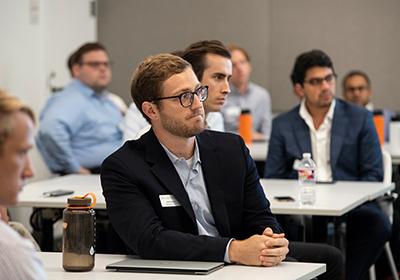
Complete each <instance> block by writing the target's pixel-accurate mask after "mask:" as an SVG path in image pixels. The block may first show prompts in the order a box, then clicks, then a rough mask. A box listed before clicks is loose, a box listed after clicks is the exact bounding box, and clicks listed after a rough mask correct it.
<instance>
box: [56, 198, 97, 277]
mask: <svg viewBox="0 0 400 280" xmlns="http://www.w3.org/2000/svg"><path fill="white" fill-rule="evenodd" d="M91 195H92V194H91ZM95 201H96V198H95V196H94V195H93V202H92V199H91V198H90V197H88V195H85V196H83V197H71V198H68V205H67V208H65V209H64V212H63V221H64V223H63V246H62V249H63V268H64V269H65V270H67V271H90V270H92V269H93V267H94V256H95V222H96V217H95V212H94V210H93V207H94V204H95V203H96V202H95Z"/></svg>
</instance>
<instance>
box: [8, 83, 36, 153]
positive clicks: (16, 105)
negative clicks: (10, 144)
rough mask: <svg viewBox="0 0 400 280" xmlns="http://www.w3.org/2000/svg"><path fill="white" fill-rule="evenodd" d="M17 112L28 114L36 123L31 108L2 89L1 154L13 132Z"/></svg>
mask: <svg viewBox="0 0 400 280" xmlns="http://www.w3.org/2000/svg"><path fill="white" fill-rule="evenodd" d="M17 112H23V113H25V114H27V115H28V116H29V117H30V119H31V120H32V121H33V122H35V115H34V113H33V111H32V109H31V108H29V107H28V106H26V105H24V104H23V103H22V102H21V100H19V99H18V98H17V97H14V96H11V95H8V94H7V93H6V92H5V91H2V90H1V89H0V153H2V151H3V146H4V143H5V142H6V140H7V138H8V137H9V136H10V134H11V131H12V130H13V122H12V115H13V114H15V113H17Z"/></svg>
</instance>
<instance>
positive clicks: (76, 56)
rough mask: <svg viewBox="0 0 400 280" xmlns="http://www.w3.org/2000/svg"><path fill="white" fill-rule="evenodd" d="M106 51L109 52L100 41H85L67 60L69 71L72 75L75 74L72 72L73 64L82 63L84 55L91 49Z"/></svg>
mask: <svg viewBox="0 0 400 280" xmlns="http://www.w3.org/2000/svg"><path fill="white" fill-rule="evenodd" d="M99 50H100V51H104V52H106V53H107V54H108V52H107V50H106V48H105V47H104V46H103V45H102V44H100V43H98V42H92V43H85V44H83V45H82V46H80V47H79V48H78V49H77V50H76V51H74V52H73V53H72V54H71V55H70V56H69V57H68V60H67V66H68V69H69V72H70V73H71V76H73V74H72V66H74V65H75V64H80V63H82V57H83V56H84V55H85V54H86V53H88V52H91V51H99Z"/></svg>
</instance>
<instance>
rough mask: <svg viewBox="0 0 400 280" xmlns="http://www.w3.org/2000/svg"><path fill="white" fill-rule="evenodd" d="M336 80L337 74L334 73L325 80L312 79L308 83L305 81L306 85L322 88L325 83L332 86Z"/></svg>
mask: <svg viewBox="0 0 400 280" xmlns="http://www.w3.org/2000/svg"><path fill="white" fill-rule="evenodd" d="M335 78H336V74H334V73H332V74H329V75H327V76H325V77H323V78H311V79H309V80H308V81H304V83H307V84H310V85H312V86H321V85H322V83H323V82H324V81H326V82H327V83H328V84H332V83H333V81H334V80H335Z"/></svg>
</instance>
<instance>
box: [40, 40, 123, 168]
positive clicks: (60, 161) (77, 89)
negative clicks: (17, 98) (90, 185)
mask: <svg viewBox="0 0 400 280" xmlns="http://www.w3.org/2000/svg"><path fill="white" fill-rule="evenodd" d="M68 64H69V67H70V70H71V74H72V77H73V78H74V79H73V80H72V82H71V83H70V84H69V85H67V86H66V87H65V88H64V89H63V90H62V91H61V92H59V93H57V94H55V95H54V96H52V97H51V98H50V99H49V100H48V102H47V104H46V106H45V107H44V109H43V111H42V112H41V115H40V127H39V131H38V134H37V137H36V140H37V145H38V147H39V150H40V152H41V154H42V156H43V158H44V160H45V161H46V163H47V165H48V167H49V168H50V170H51V171H52V172H54V173H61V174H71V173H80V174H89V173H99V166H100V165H101V162H102V161H103V159H104V158H105V157H107V156H108V155H109V154H111V153H112V152H113V151H114V150H116V149H117V148H118V147H119V146H120V145H121V144H122V132H121V129H120V124H121V121H122V119H123V116H122V113H121V110H120V109H119V108H118V106H117V105H116V104H115V103H114V102H113V101H112V100H111V99H110V94H111V93H110V92H109V91H108V90H107V87H108V85H109V84H110V81H111V67H110V60H109V57H108V54H107V51H106V49H105V48H104V46H102V45H101V44H99V43H86V44H84V45H83V46H81V47H80V48H79V49H78V50H77V51H76V52H74V53H73V54H72V55H71V57H70V58H69V61H68Z"/></svg>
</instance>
